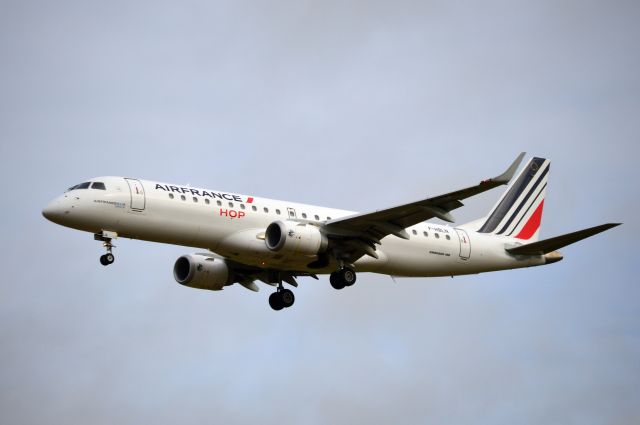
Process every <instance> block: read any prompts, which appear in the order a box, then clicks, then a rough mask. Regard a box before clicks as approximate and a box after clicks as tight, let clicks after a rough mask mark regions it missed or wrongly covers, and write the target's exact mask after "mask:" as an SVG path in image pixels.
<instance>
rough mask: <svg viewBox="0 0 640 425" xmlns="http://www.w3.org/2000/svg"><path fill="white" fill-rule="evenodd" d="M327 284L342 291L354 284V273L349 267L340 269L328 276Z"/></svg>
mask: <svg viewBox="0 0 640 425" xmlns="http://www.w3.org/2000/svg"><path fill="white" fill-rule="evenodd" d="M329 282H331V286H333V287H334V288H335V289H343V288H344V287H346V286H351V285H353V284H354V283H356V272H355V271H354V270H353V269H352V268H350V267H342V268H341V269H340V270H337V271H335V272H333V273H331V275H330V276H329Z"/></svg>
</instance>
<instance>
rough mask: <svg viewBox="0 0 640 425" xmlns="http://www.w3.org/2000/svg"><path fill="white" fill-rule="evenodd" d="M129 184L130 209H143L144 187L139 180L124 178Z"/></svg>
mask: <svg viewBox="0 0 640 425" xmlns="http://www.w3.org/2000/svg"><path fill="white" fill-rule="evenodd" d="M125 180H126V181H127V184H128V185H129V192H130V193H131V209H132V210H136V211H143V210H144V207H145V204H146V199H145V196H144V187H143V186H142V183H140V180H136V179H125Z"/></svg>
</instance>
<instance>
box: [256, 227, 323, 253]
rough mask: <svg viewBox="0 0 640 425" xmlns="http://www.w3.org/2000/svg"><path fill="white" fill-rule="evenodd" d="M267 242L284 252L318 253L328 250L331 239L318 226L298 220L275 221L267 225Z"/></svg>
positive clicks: (272, 248)
mask: <svg viewBox="0 0 640 425" xmlns="http://www.w3.org/2000/svg"><path fill="white" fill-rule="evenodd" d="M264 240H265V243H266V244H267V248H269V249H270V250H271V251H276V252H281V253H283V254H302V255H317V254H321V253H323V252H325V251H326V250H327V245H328V244H329V241H328V239H327V237H326V236H325V235H324V234H323V233H322V232H321V231H320V229H318V227H316V226H314V225H312V224H307V223H298V222H296V221H289V220H286V221H274V222H273V223H271V224H270V225H269V226H268V227H267V231H266V232H265V239H264Z"/></svg>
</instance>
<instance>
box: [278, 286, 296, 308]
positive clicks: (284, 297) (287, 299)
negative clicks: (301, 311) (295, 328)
mask: <svg viewBox="0 0 640 425" xmlns="http://www.w3.org/2000/svg"><path fill="white" fill-rule="evenodd" d="M295 300H296V297H295V296H294V295H293V291H291V290H290V289H283V290H281V291H280V301H281V303H282V305H283V306H284V308H288V307H291V306H292V305H293V303H294V302H295Z"/></svg>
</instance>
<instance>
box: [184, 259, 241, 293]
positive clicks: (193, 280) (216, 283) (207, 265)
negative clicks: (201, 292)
mask: <svg viewBox="0 0 640 425" xmlns="http://www.w3.org/2000/svg"><path fill="white" fill-rule="evenodd" d="M173 277H174V278H175V279H176V282H178V283H179V284H181V285H184V286H189V287H191V288H198V289H209V290H211V291H219V290H221V289H222V288H223V287H224V286H225V285H227V284H228V283H230V280H231V279H230V277H231V273H230V272H229V267H227V264H226V263H225V262H224V260H220V259H218V258H212V257H208V256H206V255H200V254H189V255H183V256H182V257H180V258H178V259H177V260H176V264H175V265H174V266H173Z"/></svg>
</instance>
